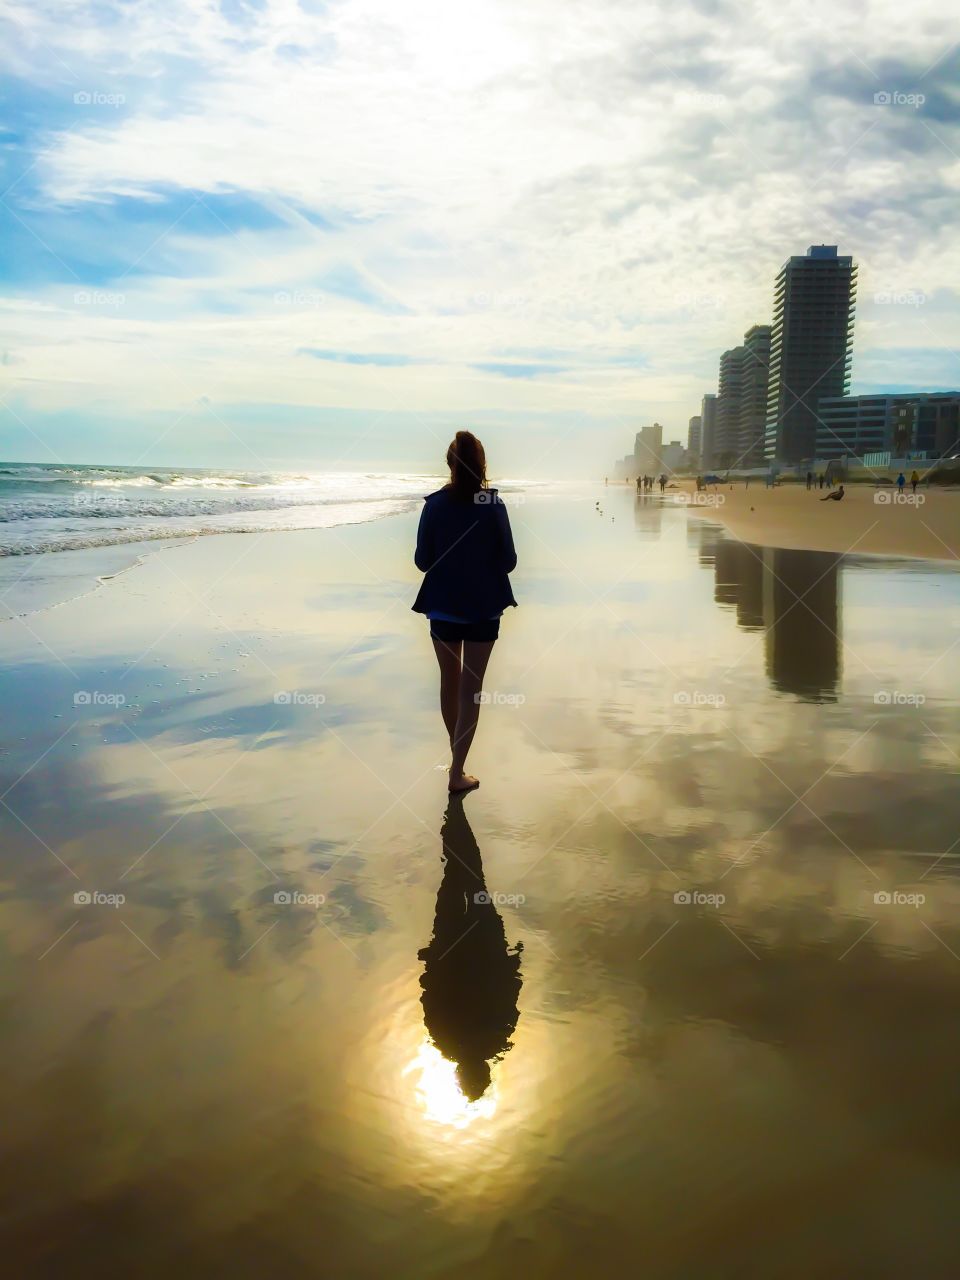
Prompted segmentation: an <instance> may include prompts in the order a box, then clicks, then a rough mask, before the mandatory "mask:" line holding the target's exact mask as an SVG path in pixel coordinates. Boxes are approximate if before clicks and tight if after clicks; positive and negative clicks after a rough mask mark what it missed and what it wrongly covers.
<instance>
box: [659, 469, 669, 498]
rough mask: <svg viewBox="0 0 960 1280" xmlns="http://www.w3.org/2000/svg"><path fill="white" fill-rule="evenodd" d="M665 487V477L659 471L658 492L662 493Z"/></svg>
mask: <svg viewBox="0 0 960 1280" xmlns="http://www.w3.org/2000/svg"><path fill="white" fill-rule="evenodd" d="M666 487H667V477H666V476H665V475H664V474H663V473H662V472H661V474H660V492H661V493H663V491H664V489H666Z"/></svg>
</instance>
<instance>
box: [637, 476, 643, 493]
mask: <svg viewBox="0 0 960 1280" xmlns="http://www.w3.org/2000/svg"><path fill="white" fill-rule="evenodd" d="M642 482H643V477H642V476H637V493H639V492H640V486H641V484H642Z"/></svg>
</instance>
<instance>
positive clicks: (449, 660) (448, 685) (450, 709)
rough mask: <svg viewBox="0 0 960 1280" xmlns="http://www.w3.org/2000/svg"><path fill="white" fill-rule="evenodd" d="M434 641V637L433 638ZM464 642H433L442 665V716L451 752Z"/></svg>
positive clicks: (455, 723) (455, 728)
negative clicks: (461, 650) (461, 651)
mask: <svg viewBox="0 0 960 1280" xmlns="http://www.w3.org/2000/svg"><path fill="white" fill-rule="evenodd" d="M431 639H433V637H431ZM462 643H463V642H462V641H460V640H458V641H456V643H450V642H449V641H447V640H436V639H434V640H433V649H434V652H435V653H436V655H437V661H438V662H439V663H440V714H441V715H442V716H443V723H444V725H445V726H446V730H447V737H448V738H449V739H450V750H451V751H452V750H453V739H454V737H455V736H456V732H457V713H458V711H459V707H460V649H461V645H462Z"/></svg>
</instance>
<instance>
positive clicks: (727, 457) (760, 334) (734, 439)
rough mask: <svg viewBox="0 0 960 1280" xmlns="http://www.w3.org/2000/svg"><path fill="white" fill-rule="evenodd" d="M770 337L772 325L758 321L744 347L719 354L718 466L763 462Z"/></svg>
mask: <svg viewBox="0 0 960 1280" xmlns="http://www.w3.org/2000/svg"><path fill="white" fill-rule="evenodd" d="M770 337H771V327H770V325H768V324H755V325H754V326H753V328H752V329H748V330H747V332H746V333H745V334H744V336H743V345H742V346H740V347H731V348H730V350H729V351H725V352H724V353H723V355H722V356H721V357H720V395H719V397H718V399H717V431H716V440H715V445H714V457H713V462H714V465H715V466H718V467H759V466H762V465H763V450H764V437H765V428H766V420H767V381H768V378H769V373H770Z"/></svg>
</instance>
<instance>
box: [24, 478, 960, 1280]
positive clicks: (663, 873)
mask: <svg viewBox="0 0 960 1280" xmlns="http://www.w3.org/2000/svg"><path fill="white" fill-rule="evenodd" d="M728 496H729V501H727V502H725V503H724V505H723V506H721V507H717V508H716V509H715V510H712V511H706V510H705V511H699V510H698V511H694V510H693V509H692V508H691V506H690V504H689V503H686V504H685V503H683V502H678V501H676V499H675V495H671V494H670V493H668V494H667V495H666V497H665V499H663V500H661V499H660V497H659V495H657V496H654V497H647V498H636V497H634V495H633V493H632V492H630V491H629V490H627V489H626V488H624V487H622V486H610V487H609V488H608V489H604V487H603V486H602V485H597V486H592V485H586V484H584V485H582V486H570V488H569V490H568V491H567V492H566V493H564V494H557V493H551V494H540V495H538V494H536V493H533V492H530V493H523V492H522V491H519V492H517V493H516V494H515V495H514V496H513V497H512V498H511V501H510V504H509V514H510V517H511V521H512V524H513V529H514V536H515V541H516V545H517V551H518V556H519V564H518V568H517V571H516V573H515V574H514V575H513V586H514V591H515V593H516V597H517V599H518V601H519V602H520V603H519V607H518V608H517V609H512V610H508V613H507V616H505V617H504V619H503V622H502V628H501V640H500V641H499V643H498V644H497V646H496V648H495V651H494V654H493V658H492V660H491V663H490V667H489V670H488V674H487V679H486V684H485V690H486V693H487V695H488V697H487V700H486V705H485V706H484V707H483V709H482V713H481V718H480V726H479V731H478V735H477V739H476V742H475V744H474V747H473V751H472V753H471V756H470V760H469V768H470V771H471V772H473V773H476V774H477V775H478V776H479V777H480V779H481V786H480V788H479V790H478V791H476V792H475V793H472V794H470V795H468V796H467V797H466V798H465V799H464V800H463V801H462V802H461V803H462V813H461V812H459V811H458V810H457V809H456V807H454V808H453V809H452V810H451V809H448V804H449V802H448V797H447V794H446V775H445V772H444V765H445V763H446V756H445V752H444V746H445V743H444V735H443V729H442V725H441V721H440V716H439V710H438V705H437V687H436V686H437V675H436V670H435V666H436V663H435V659H434V655H433V653H432V649H431V645H430V642H429V638H428V635H427V627H426V624H425V622H424V620H423V619H422V618H420V617H419V616H417V615H414V614H413V613H412V612H411V611H410V604H411V603H412V601H413V598H414V596H415V594H416V588H417V585H418V582H419V575H418V574H417V572H416V570H415V568H414V566H413V563H412V549H413V542H414V536H415V530H416V519H417V511H416V509H415V508H410V507H409V506H407V507H405V508H403V509H398V510H396V511H394V512H393V513H392V514H389V515H384V516H383V517H382V518H379V519H373V520H368V521H366V522H362V523H349V524H344V525H340V526H336V527H328V528H314V529H294V530H281V531H270V530H268V529H261V530H258V531H257V532H251V533H243V534H240V533H222V532H221V533H218V534H217V535H216V536H205V537H199V538H192V539H190V540H182V541H181V540H176V539H171V540H169V541H167V542H166V543H164V544H163V545H160V544H156V543H155V544H153V545H152V546H149V547H146V548H145V549H144V548H143V547H142V546H140V545H139V544H138V548H137V549H138V553H139V552H140V551H143V554H142V555H139V556H138V558H137V559H136V563H133V564H132V565H130V566H129V567H128V568H126V569H125V570H124V571H123V572H120V573H117V574H116V575H115V576H112V577H109V578H107V579H106V580H104V581H102V582H100V583H99V585H97V584H96V583H91V584H90V585H89V589H85V590H84V592H83V593H82V594H77V595H76V598H65V597H64V599H63V601H62V602H61V603H59V604H58V605H57V607H49V608H40V609H37V610H31V609H30V607H29V600H28V599H26V598H25V597H22V598H20V600H19V603H18V611H19V612H20V613H21V615H22V616H17V617H10V618H7V619H5V620H3V621H2V622H0V656H2V663H0V671H2V675H0V679H2V682H3V689H2V696H3V705H4V707H5V718H4V733H3V743H2V746H3V754H2V755H0V779H2V783H0V793H2V809H0V822H2V825H3V833H4V847H5V850H6V858H5V870H4V883H3V887H4V893H3V897H2V901H0V912H2V924H3V935H4V938H5V947H6V953H7V956H6V960H7V962H6V965H5V977H4V1002H3V1015H2V1018H3V1030H4V1043H5V1053H4V1059H3V1068H2V1071H3V1086H4V1087H3V1096H4V1098H5V1101H6V1104H7V1106H6V1117H5V1124H4V1126H3V1130H2V1133H3V1136H2V1138H0V1146H2V1149H3V1157H4V1159H3V1162H2V1165H3V1169H4V1172H3V1174H2V1179H3V1192H4V1201H5V1204H6V1214H5V1222H4V1227H3V1239H4V1248H5V1253H6V1257H7V1260H8V1265H9V1267H10V1269H11V1273H13V1274H20V1275H31V1276H47V1275H49V1276H54V1275H64V1274H71V1275H79V1276H88V1275H89V1276H97V1277H103V1276H109V1275H137V1276H140V1277H154V1276H156V1277H158V1278H159V1277H166V1276H169V1274H170V1273H171V1272H172V1271H179V1272H180V1273H181V1274H184V1275H230V1276H231V1277H236V1278H243V1277H251V1278H252V1277H262V1276H263V1275H265V1274H277V1275H283V1276H305V1277H306V1276H315V1275H330V1276H336V1277H344V1278H347V1277H350V1278H353V1277H374V1276H379V1275H382V1274H383V1273H384V1271H385V1270H387V1269H389V1271H390V1273H391V1274H392V1275H395V1276H397V1277H400V1278H401V1280H406V1278H408V1277H409V1280H420V1278H421V1277H426V1276H430V1277H451V1278H452V1277H454V1276H457V1277H466V1278H473V1277H476V1278H477V1280H480V1278H481V1277H483V1278H486V1277H489V1276H497V1275H504V1274H507V1273H509V1272H510V1271H512V1270H518V1271H522V1273H523V1274H524V1275H526V1276H529V1277H544V1278H545V1280H546V1277H587V1276H594V1275H603V1274H609V1273H614V1272H619V1271H620V1270H622V1269H623V1268H624V1266H625V1265H629V1266H633V1265H635V1259H636V1258H637V1257H638V1256H639V1257H640V1258H641V1259H642V1270H643V1273H644V1274H645V1275H647V1276H650V1277H664V1278H666V1277H678V1276H710V1277H712V1278H716V1280H722V1278H724V1277H730V1278H731V1280H732V1278H733V1277H739V1276H746V1275H758V1276H760V1275H762V1276H771V1275H776V1276H778V1277H796V1278H797V1280H809V1277H811V1276H828V1275H869V1276H872V1277H886V1276H890V1277H894V1276H902V1275H904V1274H914V1273H916V1271H917V1267H918V1265H919V1266H920V1267H921V1270H922V1271H923V1273H924V1274H925V1275H929V1276H939V1275H944V1276H945V1275H948V1274H950V1272H951V1270H952V1268H953V1267H954V1265H955V1259H954V1244H953V1236H954V1216H955V1210H954V1203H955V1195H956V1192H957V1190H958V1173H957V1163H956V1156H955V1152H956V1149H957V1143H958V1139H960V1129H958V1124H957V1118H956V1106H955V1101H954V1099H955V1092H956V1088H955V1062H956V1060H957V1054H958V1051H960V1030H958V1027H957V1020H956V1017H955V1012H954V1011H955V1009H956V1005H957V1000H958V998H960V924H958V920H960V915H958V906H960V889H958V884H957V874H956V873H957V866H958V847H957V843H956V832H957V828H958V820H960V799H958V795H957V787H956V770H957V765H958V761H960V729H958V720H957V706H958V694H957V682H956V655H957V651H958V650H957V646H958V645H960V631H958V629H957V617H958V612H957V606H958V604H960V572H958V570H957V567H956V565H955V563H953V562H952V560H951V557H950V556H948V554H947V552H946V551H944V552H943V554H942V555H936V554H935V552H934V551H933V550H932V549H931V548H932V547H933V542H931V541H929V540H928V539H929V538H930V536H931V535H929V534H923V535H920V534H919V533H917V531H916V527H915V524H914V525H909V528H908V522H909V521H910V520H914V521H915V520H916V518H917V517H919V518H920V519H921V520H922V521H925V522H927V523H928V524H929V525H930V527H931V529H932V530H935V531H936V534H937V536H939V537H941V538H943V539H945V540H949V533H950V529H952V528H953V525H952V521H953V519H954V516H953V510H954V509H953V508H952V507H951V506H950V504H951V503H956V502H957V500H958V498H957V496H956V495H953V494H932V495H930V501H929V503H928V505H927V506H925V507H923V508H920V509H913V510H906V509H903V510H900V509H898V510H896V511H891V510H888V511H883V512H882V513H880V514H879V516H878V513H879V512H880V509H879V508H877V509H874V507H873V504H872V498H871V496H870V494H863V495H861V494H860V493H856V494H853V493H851V495H850V500H849V502H848V501H845V502H844V503H842V504H833V503H824V504H823V505H822V506H818V507H817V509H816V511H815V512H813V515H812V516H811V517H810V520H811V522H812V523H811V524H810V528H809V529H808V528H807V527H806V513H805V512H804V513H803V515H802V517H801V506H802V505H803V504H805V503H809V502H810V501H811V500H814V501H815V500H816V495H813V494H806V493H804V492H802V491H798V492H794V491H790V490H787V489H778V490H776V491H773V492H769V493H767V492H764V491H763V489H762V487H761V486H759V485H758V486H757V489H756V492H755V491H754V486H753V485H752V484H751V487H750V490H749V491H748V492H746V493H743V492H742V491H739V490H738V491H734V492H733V493H730V494H729V495H727V494H726V493H725V494H724V497H725V498H726V497H728ZM775 504H778V505H775ZM751 505H752V506H754V507H755V508H756V511H755V512H750V511H749V507H750V506H751ZM774 512H775V514H774ZM749 517H756V523H752V522H751V520H750V518H749ZM874 517H877V518H879V520H880V523H879V524H878V525H876V527H875V528H874V529H872V530H871V531H869V533H868V534H867V535H865V536H863V537H861V538H860V539H859V541H858V534H860V533H861V531H862V524H863V522H867V523H868V524H869V521H870V519H871V518H874ZM801 518H802V519H803V522H804V531H803V532H802V534H801V532H800V531H799V522H800V521H801ZM761 519H762V521H763V525H762V527H763V531H764V538H763V539H756V540H751V538H752V535H753V533H754V532H755V531H756V530H758V528H759V525H760V522H761ZM887 521H888V522H889V523H885V522H887ZM895 521H896V522H902V526H901V525H898V526H897V528H896V530H894V522H895ZM828 522H831V523H830V527H829V532H821V531H822V530H826V529H827V526H828ZM725 529H726V530H727V531H729V534H730V535H735V536H732V537H731V536H728V533H727V532H725ZM791 529H794V530H795V531H796V535H795V536H796V537H797V538H800V537H801V536H802V538H803V539H804V541H803V543H802V546H803V548H805V549H799V548H800V546H801V543H798V542H794V541H792V540H791V538H792V537H793V536H794V534H793V533H791ZM907 529H908V532H909V536H908V533H907V532H905V530H907ZM811 530H812V532H811ZM911 539H916V541H911ZM934 541H935V538H934ZM953 546H956V541H954V542H953ZM851 547H855V550H854V551H853V552H852V553H851V554H848V555H845V556H841V555H838V554H835V553H837V552H841V551H848V550H849V548H851ZM910 548H913V550H912V551H911V550H910ZM917 548H925V549H921V550H917ZM857 552H869V553H871V554H870V555H863V556H860V555H858V554H857ZM64 554H68V553H64ZM908 554H909V555H912V556H914V557H915V558H913V559H905V560H902V561H893V560H886V559H878V558H877V557H881V556H886V555H889V556H905V555H908ZM928 556H929V557H930V558H929V559H928V558H924V557H928ZM43 558H44V557H39V558H38V559H41V560H42V559H43ZM442 832H445V834H443V835H442V834H441V833H442ZM445 845H446V856H444V848H445ZM457 957H460V959H459V960H458V959H457ZM438 1046H442V1049H443V1052H442V1051H441V1047H438ZM484 1062H485V1063H486V1064H487V1067H488V1069H489V1084H488V1085H487V1087H486V1088H484V1089H483V1091H482V1092H481V1093H480V1094H479V1096H477V1097H470V1096H468V1094H469V1089H468V1088H466V1087H465V1085H464V1081H465V1080H466V1079H468V1078H469V1079H471V1080H474V1079H476V1078H477V1075H478V1072H479V1073H480V1074H481V1075H482V1072H483V1069H484V1068H483V1066H482V1064H483V1063H484ZM458 1065H459V1067H460V1068H462V1070H461V1072H460V1074H459V1075H458ZM918 1258H919V1259H922V1263H919V1264H918ZM631 1259H633V1260H634V1262H631V1261H630V1260H631Z"/></svg>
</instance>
